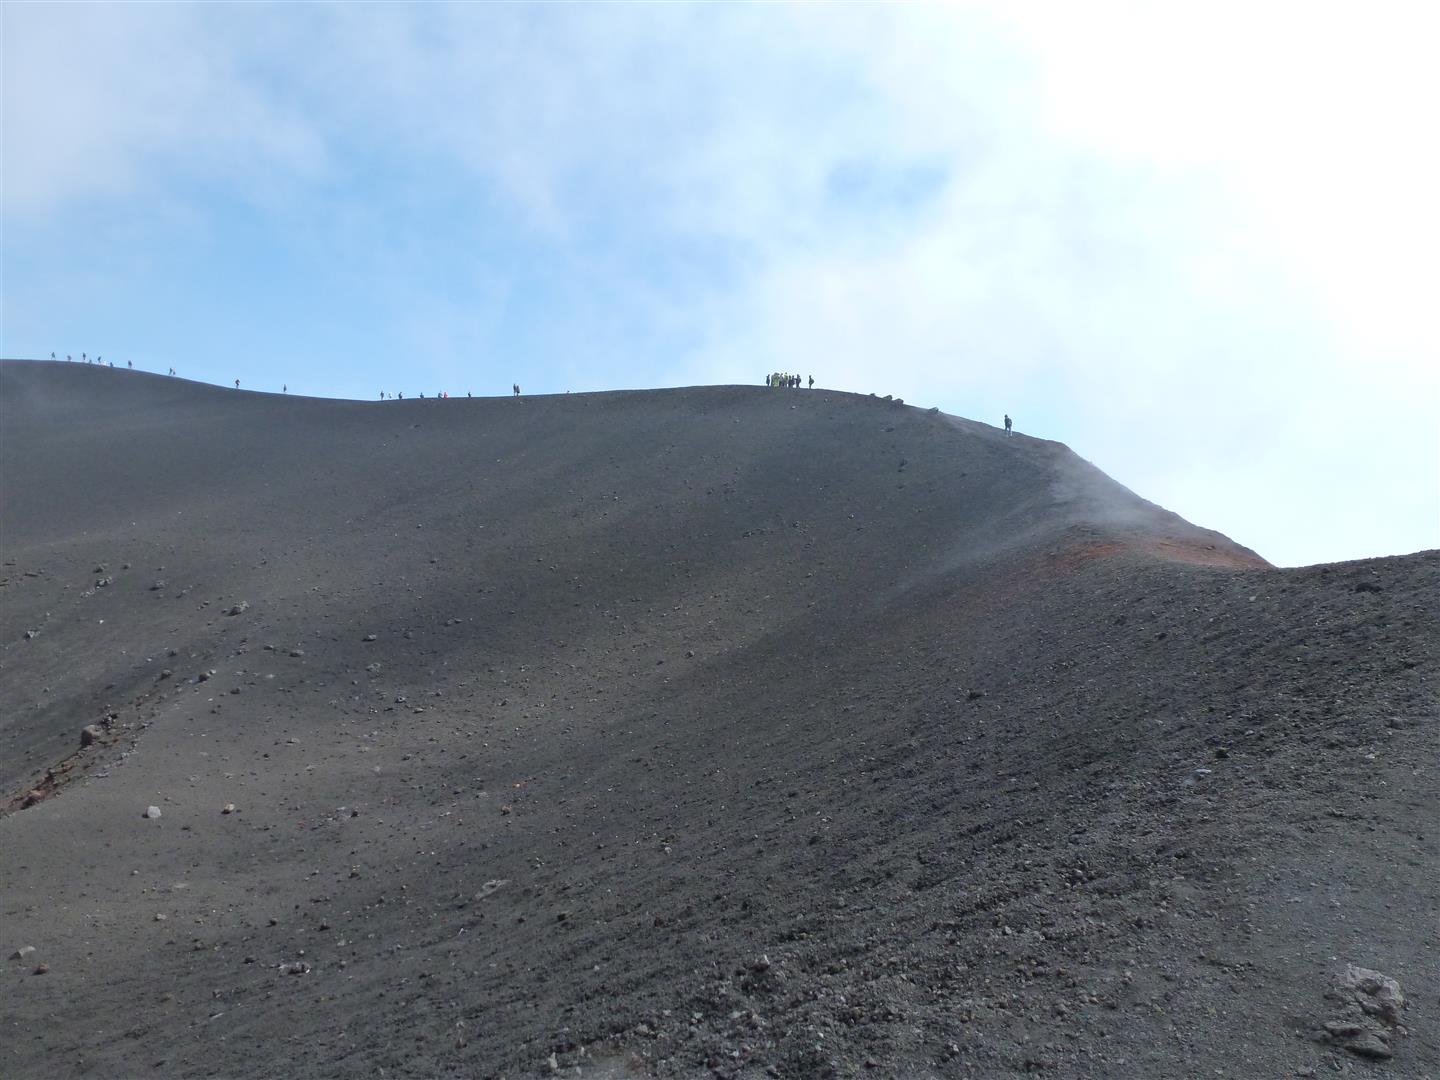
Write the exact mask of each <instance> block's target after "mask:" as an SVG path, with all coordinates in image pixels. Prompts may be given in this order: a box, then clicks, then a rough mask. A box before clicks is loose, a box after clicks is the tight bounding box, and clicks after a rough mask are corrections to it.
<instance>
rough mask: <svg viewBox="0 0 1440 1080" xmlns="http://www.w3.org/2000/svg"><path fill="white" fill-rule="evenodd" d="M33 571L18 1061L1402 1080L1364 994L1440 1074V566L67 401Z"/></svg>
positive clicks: (11, 820) (979, 479)
mask: <svg viewBox="0 0 1440 1080" xmlns="http://www.w3.org/2000/svg"><path fill="white" fill-rule="evenodd" d="M0 544H3V551H0V558H3V564H4V565H3V567H0V781H3V784H4V787H3V789H0V796H3V797H4V799H5V805H6V807H7V813H6V815H5V816H4V817H0V853H3V858H0V890H3V894H0V903H3V908H0V947H3V950H4V953H5V954H6V955H9V954H10V953H12V952H13V951H15V950H19V949H21V948H24V947H28V946H33V947H34V948H35V951H34V952H33V953H28V954H26V956H25V957H24V958H23V959H12V960H10V961H8V962H7V965H6V968H5V970H4V978H5V987H4V994H3V1001H0V1041H3V1053H4V1060H5V1062H6V1065H5V1071H6V1075H9V1076H26V1077H28V1076H37V1077H39V1076H55V1075H77V1076H104V1077H109V1076H132V1075H133V1076H140V1075H143V1076H237V1077H240V1076H281V1075H284V1076H296V1077H307V1076H374V1075H381V1073H382V1071H383V1074H384V1075H390V1076H427V1077H428V1076H467V1077H469V1076H500V1075H505V1076H525V1075H546V1074H550V1073H552V1072H554V1071H555V1070H559V1071H561V1072H563V1073H566V1074H569V1075H576V1074H577V1071H578V1074H579V1075H582V1076H650V1075H655V1076H691V1075H696V1074H701V1073H714V1074H718V1075H724V1076H737V1077H752V1076H754V1077H759V1076H768V1075H779V1076H789V1077H810V1076H824V1075H835V1076H850V1075H861V1074H866V1075H875V1074H877V1073H878V1074H879V1075H906V1076H1003V1075H1009V1074H1020V1073H1027V1072H1030V1073H1033V1072H1037V1071H1038V1072H1041V1073H1044V1074H1049V1075H1055V1076H1096V1077H1099V1076H1126V1075H1130V1076H1146V1077H1149V1076H1154V1077H1169V1076H1174V1077H1189V1076H1195V1075H1201V1074H1203V1075H1225V1076H1236V1077H1239V1076H1262V1075H1269V1076H1288V1075H1297V1073H1298V1074H1300V1075H1303V1074H1304V1072H1303V1070H1306V1069H1321V1070H1324V1072H1325V1075H1341V1076H1343V1075H1355V1076H1360V1075H1368V1074H1369V1073H1370V1072H1371V1071H1373V1069H1374V1068H1375V1066H1374V1065H1373V1064H1372V1062H1371V1061H1369V1060H1366V1059H1363V1058H1361V1057H1360V1056H1357V1055H1356V1054H1354V1053H1351V1052H1348V1051H1346V1050H1345V1049H1343V1048H1342V1047H1341V1046H1339V1045H1337V1042H1343V1041H1344V1039H1343V1038H1338V1039H1337V1037H1335V1036H1334V1035H1333V1034H1332V1035H1331V1036H1328V1037H1327V1036H1326V1034H1325V1027H1324V1025H1325V1022H1326V1021H1327V1020H1328V1021H1332V1028H1333V1027H1335V1025H1334V1023H1333V1021H1335V1020H1336V1019H1337V1018H1339V1019H1342V1020H1347V1017H1348V1014H1347V1013H1346V1011H1345V1006H1344V1003H1343V1002H1339V1001H1336V1000H1333V999H1329V998H1327V997H1326V991H1327V988H1328V987H1329V985H1330V980H1331V977H1332V975H1333V973H1334V972H1335V971H1336V970H1338V969H1340V968H1343V967H1344V965H1345V964H1346V963H1354V964H1358V965H1361V966H1363V967H1367V968H1375V969H1378V970H1380V971H1382V972H1384V973H1386V974H1387V975H1390V976H1393V977H1394V978H1396V979H1398V980H1399V982H1400V984H1401V986H1402V987H1403V988H1404V990H1405V992H1406V994H1407V995H1408V997H1409V998H1410V999H1411V1004H1410V1006H1409V1009H1408V1012H1407V1013H1406V1015H1405V1017H1404V1024H1405V1026H1406V1027H1407V1028H1408V1029H1409V1031H1408V1034H1401V1033H1398V1032H1396V1031H1393V1030H1387V1031H1386V1032H1383V1033H1382V1034H1383V1038H1381V1039H1380V1040H1379V1043H1378V1047H1377V1045H1370V1052H1372V1053H1384V1054H1393V1057H1391V1058H1389V1060H1388V1061H1387V1062H1386V1063H1385V1064H1384V1065H1383V1066H1381V1067H1382V1068H1383V1069H1384V1072H1385V1075H1387V1076H1393V1077H1411V1076H1413V1077H1421V1076H1427V1075H1434V1074H1436V1073H1437V1071H1440V1039H1437V1031H1436V1026H1435V1025H1436V1021H1435V1010H1436V1005H1435V1003H1436V1001H1437V996H1440V964H1437V954H1436V953H1437V950H1436V935H1435V932H1436V923H1435V918H1434V916H1435V912H1436V911H1437V909H1440V885H1437V882H1440V872H1437V871H1440V858H1437V843H1436V836H1437V830H1436V824H1437V820H1436V815H1437V810H1440V807H1437V802H1436V776H1435V757H1434V749H1435V746H1436V733H1437V727H1440V722H1437V719H1440V718H1437V706H1436V698H1435V685H1436V678H1437V668H1440V647H1437V636H1440V635H1437V632H1436V630H1437V628H1436V625H1435V599H1436V597H1437V595H1440V556H1437V554H1436V553H1425V554H1421V555H1414V556H1406V557H1402V558H1394V559H1381V560H1371V561H1367V562H1363V563H1348V564H1338V565H1334V566H1320V567H1308V568H1304V569H1300V570H1277V569H1274V568H1271V567H1269V566H1268V565H1266V564H1265V563H1264V562H1263V560H1261V559H1259V558H1258V557H1257V556H1255V555H1254V553H1252V552H1250V551H1248V550H1247V549H1245V548H1242V547H1240V546H1238V545H1236V544H1234V543H1233V542H1231V541H1229V540H1227V539H1226V538H1224V537H1222V536H1220V535H1219V534H1216V533H1213V532H1209V531H1207V530H1203V529H1200V528H1197V527H1195V526H1192V525H1190V524H1188V523H1186V522H1184V521H1183V520H1181V519H1180V518H1178V517H1176V516H1175V515H1173V514H1170V513H1168V512H1166V511H1164V510H1161V509H1160V508H1158V507H1155V506H1153V505H1151V504H1149V503H1147V502H1145V501H1144V500H1142V499H1139V498H1138V497H1136V496H1135V495H1133V494H1131V493H1130V492H1128V491H1126V490H1125V489H1124V488H1122V487H1120V486H1119V485H1117V484H1115V483H1114V482H1113V481H1111V480H1109V479H1108V478H1106V477H1105V476H1104V475H1103V474H1101V473H1099V472H1098V471H1097V470H1095V469H1093V468H1092V467H1091V466H1089V465H1087V464H1085V463H1084V462H1082V461H1081V460H1080V459H1078V458H1077V457H1075V456H1074V455H1073V454H1072V453H1070V451H1068V450H1067V449H1066V448H1064V447H1063V446H1060V445H1058V444H1055V443H1050V442H1045V441H1042V440H1038V439H1032V438H1028V437H1026V436H1023V435H1016V436H1014V437H1010V438H1007V437H1006V436H1004V434H1003V433H1001V432H998V431H996V430H995V429H993V428H990V427H987V426H984V425H980V424H976V423H972V422H969V421H964V420H959V419H957V418H953V417H948V416H945V415H943V414H939V413H936V412H933V411H930V412H927V411H923V410H919V409H915V408H910V407H906V406H903V405H899V404H897V403H892V402H887V401H884V400H880V399H875V398H869V397H861V396H857V395H850V394H839V393H831V392H825V391H813V392H812V391H781V390H767V389H764V388H745V387H711V388H703V389H688V390H667V391H645V392H617V393H607V394H577V395H565V396H555V397H542V398H518V399H516V398H501V399H464V400H461V399H448V400H433V399H432V400H423V401H405V402H373V403H361V402H340V401H324V400H315V399H303V398H291V397H284V396H271V395H260V394H252V393H247V392H242V391H229V390H221V389H217V388H214V387H208V386H203V385H198V384H194V383H188V382H184V381H181V380H177V379H169V378H164V377H159V376H152V375H146V374H140V373H133V372H122V371H116V370H112V369H101V368H96V367H92V366H85V365H65V364H59V365H56V364H45V363H34V362H23V361H7V362H4V363H3V364H0ZM87 725H93V727H92V729H91V732H90V734H89V735H87V736H86V739H87V741H88V742H89V745H87V746H85V747H84V748H80V739H81V729H82V728H84V727H86V726H87ZM150 806H154V807H157V808H159V810H160V812H161V816H159V817H158V818H148V817H146V816H145V812H146V809H147V807H150ZM227 810H228V811H229V812H227ZM42 968H43V971H42ZM36 972H41V973H39V974H37V973H36ZM1347 1022H1348V1020H1347ZM1337 1030H1338V1029H1337ZM1351 1042H1352V1045H1353V1044H1354V1040H1351Z"/></svg>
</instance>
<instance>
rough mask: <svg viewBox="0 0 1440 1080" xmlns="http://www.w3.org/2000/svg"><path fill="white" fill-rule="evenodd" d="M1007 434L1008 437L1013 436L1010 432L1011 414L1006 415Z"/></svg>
mask: <svg viewBox="0 0 1440 1080" xmlns="http://www.w3.org/2000/svg"><path fill="white" fill-rule="evenodd" d="M1005 434H1006V435H1009V434H1011V431H1010V414H1009V413H1006V414H1005Z"/></svg>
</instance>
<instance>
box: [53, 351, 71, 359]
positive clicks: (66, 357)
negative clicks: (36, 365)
mask: <svg viewBox="0 0 1440 1080" xmlns="http://www.w3.org/2000/svg"><path fill="white" fill-rule="evenodd" d="M50 359H51V360H54V359H55V354H54V353H53V352H52V353H51V354H50ZM66 359H67V360H68V359H69V357H68V356H67V357H66Z"/></svg>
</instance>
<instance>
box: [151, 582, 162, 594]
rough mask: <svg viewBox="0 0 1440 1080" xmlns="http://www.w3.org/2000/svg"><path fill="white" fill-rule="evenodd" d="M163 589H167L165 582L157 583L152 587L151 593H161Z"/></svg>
mask: <svg viewBox="0 0 1440 1080" xmlns="http://www.w3.org/2000/svg"><path fill="white" fill-rule="evenodd" d="M163 588H165V582H163V581H157V582H155V583H154V584H153V585H151V586H150V591H151V592H159V591H160V590H161V589H163Z"/></svg>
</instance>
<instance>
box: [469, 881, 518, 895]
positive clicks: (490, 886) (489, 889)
mask: <svg viewBox="0 0 1440 1080" xmlns="http://www.w3.org/2000/svg"><path fill="white" fill-rule="evenodd" d="M509 884H510V879H509V878H494V879H492V880H490V881H487V882H485V884H484V885H481V886H480V891H479V892H477V893H476V894H475V899H476V900H484V899H485V898H486V897H487V896H494V895H495V894H496V893H497V892H499V891H500V890H501V889H503V888H504V887H505V886H506V885H509Z"/></svg>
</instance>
